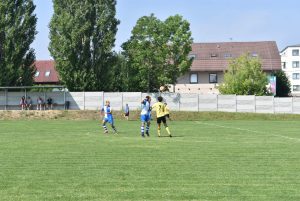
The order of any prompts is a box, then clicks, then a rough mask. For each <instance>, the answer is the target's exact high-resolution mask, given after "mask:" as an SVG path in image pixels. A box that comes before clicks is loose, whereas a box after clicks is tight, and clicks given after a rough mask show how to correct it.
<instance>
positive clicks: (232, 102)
mask: <svg viewBox="0 0 300 201" xmlns="http://www.w3.org/2000/svg"><path fill="white" fill-rule="evenodd" d="M218 111H222V112H236V95H218Z"/></svg>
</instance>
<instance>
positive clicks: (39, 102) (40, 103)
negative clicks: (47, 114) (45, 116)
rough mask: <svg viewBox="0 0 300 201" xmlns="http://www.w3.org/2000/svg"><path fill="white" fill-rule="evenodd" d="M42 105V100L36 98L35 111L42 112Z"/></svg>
mask: <svg viewBox="0 0 300 201" xmlns="http://www.w3.org/2000/svg"><path fill="white" fill-rule="evenodd" d="M43 105H44V100H43V99H42V98H41V97H38V99H37V108H36V109H37V110H42V107H43Z"/></svg>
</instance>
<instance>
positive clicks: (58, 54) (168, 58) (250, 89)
mask: <svg viewBox="0 0 300 201" xmlns="http://www.w3.org/2000/svg"><path fill="white" fill-rule="evenodd" d="M116 3H117V1H116V0H101V1H99V0H68V1H61V0H53V8H54V14H53V16H52V18H51V22H50V24H49V29H50V34H49V37H50V44H49V47H48V48H49V51H50V54H51V56H52V57H53V59H54V60H55V65H56V66H55V67H56V70H57V71H58V73H59V78H60V81H61V83H62V84H63V85H65V86H66V87H67V88H68V89H69V90H70V91H148V92H154V91H157V90H158V88H159V87H160V86H164V85H166V84H175V83H176V80H177V78H178V77H179V76H181V75H183V74H185V73H186V72H188V71H189V69H190V67H191V65H192V62H193V59H192V58H190V57H189V52H190V51H191V46H192V43H193V38H192V34H191V31H190V24H189V22H188V21H187V20H185V19H183V17H182V16H180V15H174V16H169V17H168V18H167V19H165V20H160V19H158V18H157V17H155V15H154V14H150V15H149V16H142V17H141V18H139V19H138V20H137V22H136V25H135V26H134V28H133V29H132V32H131V37H130V38H129V39H128V40H127V41H126V42H124V43H123V44H122V51H121V52H115V51H114V50H113V48H114V43H115V37H116V33H117V31H118V28H117V26H118V25H119V24H120V23H121V22H120V21H119V20H118V19H116ZM34 10H35V5H34V3H33V0H6V1H1V2H0V86H31V85H33V80H34V79H33V77H34V74H35V71H36V68H35V66H34V61H35V52H34V49H32V48H31V47H30V45H31V44H32V42H33V41H34V39H35V35H36V34H37V31H36V23H37V20H38V19H37V16H36V15H35V13H34ZM247 59H248V58H247V57H244V58H240V59H237V60H236V61H235V62H232V63H231V67H230V68H229V70H228V71H227V72H226V73H225V84H224V85H222V86H221V87H220V91H221V92H222V93H224V94H226V93H235V94H239V93H244V94H266V91H265V90H266V88H265V84H266V82H267V80H266V77H265V75H264V74H263V73H262V72H261V64H260V62H259V61H250V60H249V61H247V62H245V60H247ZM239 62H240V63H243V65H244V66H245V68H234V66H237V65H235V64H237V63H239ZM238 66H239V65H238ZM252 67H253V68H252ZM232 70H238V71H239V72H240V73H235V74H232ZM256 71H259V72H260V74H257V73H255V72H256ZM230 75H232V76H234V79H231V78H230ZM252 75H253V76H254V77H251V76H252ZM280 75H281V76H282V74H280ZM237 76H240V77H239V79H237ZM283 84H285V83H283Z"/></svg>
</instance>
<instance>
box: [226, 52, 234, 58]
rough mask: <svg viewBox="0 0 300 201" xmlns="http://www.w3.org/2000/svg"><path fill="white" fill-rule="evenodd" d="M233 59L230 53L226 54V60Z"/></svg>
mask: <svg viewBox="0 0 300 201" xmlns="http://www.w3.org/2000/svg"><path fill="white" fill-rule="evenodd" d="M231 57H232V55H231V54H230V53H225V54H224V58H231Z"/></svg>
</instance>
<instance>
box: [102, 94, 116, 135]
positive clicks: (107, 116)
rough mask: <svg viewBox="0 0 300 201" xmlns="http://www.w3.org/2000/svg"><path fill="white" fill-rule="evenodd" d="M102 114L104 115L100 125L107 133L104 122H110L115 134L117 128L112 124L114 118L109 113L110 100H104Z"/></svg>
mask: <svg viewBox="0 0 300 201" xmlns="http://www.w3.org/2000/svg"><path fill="white" fill-rule="evenodd" d="M101 112H102V114H103V115H104V118H103V121H102V127H103V129H104V133H108V130H107V127H106V123H107V122H108V123H110V125H111V127H112V129H113V130H114V133H115V134H117V129H116V127H115V125H114V118H113V115H112V113H111V108H110V102H109V101H108V100H107V101H105V106H104V107H103V108H102V110H101Z"/></svg>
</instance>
